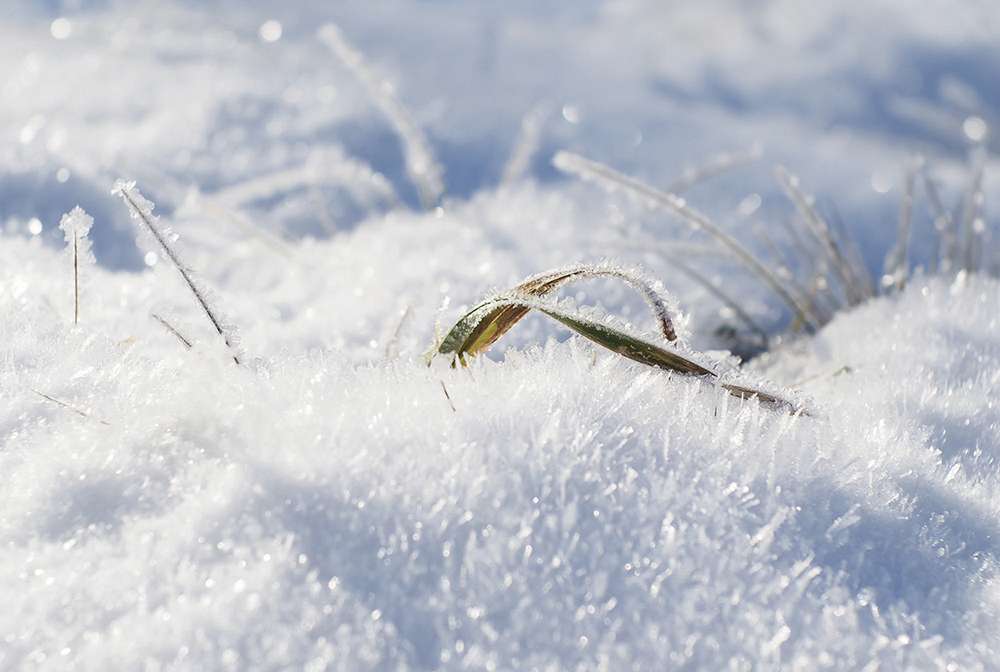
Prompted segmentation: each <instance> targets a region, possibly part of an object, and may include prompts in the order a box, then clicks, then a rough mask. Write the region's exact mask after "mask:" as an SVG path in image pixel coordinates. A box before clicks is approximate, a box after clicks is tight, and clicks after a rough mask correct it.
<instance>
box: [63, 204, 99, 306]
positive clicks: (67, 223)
mask: <svg viewBox="0 0 1000 672" xmlns="http://www.w3.org/2000/svg"><path fill="white" fill-rule="evenodd" d="M93 224H94V218H93V217H90V216H89V215H88V214H87V213H86V212H84V211H83V208H81V207H80V206H76V207H75V208H73V209H72V210H71V211H70V212H68V213H66V214H65V215H63V217H62V220H60V222H59V228H60V229H62V230H63V233H64V234H65V236H66V242H67V243H68V244H69V249H70V250H71V251H72V254H73V324H80V276H81V273H82V271H83V266H84V264H86V263H93V261H94V255H93V254H92V253H91V251H90V241H89V240H88V239H87V233H89V232H90V227H91V226H92V225H93Z"/></svg>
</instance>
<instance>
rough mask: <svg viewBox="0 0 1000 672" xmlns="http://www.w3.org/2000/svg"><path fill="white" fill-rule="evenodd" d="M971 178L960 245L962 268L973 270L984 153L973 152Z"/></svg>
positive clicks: (977, 235)
mask: <svg viewBox="0 0 1000 672" xmlns="http://www.w3.org/2000/svg"><path fill="white" fill-rule="evenodd" d="M972 166H973V168H972V179H971V180H970V181H969V191H968V192H967V193H966V195H965V208H964V209H963V211H962V228H961V230H962V231H963V232H964V237H965V241H964V244H963V246H962V269H963V270H965V271H969V272H972V271H975V270H976V268H975V266H976V264H975V252H976V240H977V239H979V238H980V235H979V234H980V232H979V231H977V230H976V229H977V221H978V216H979V204H980V202H981V201H982V198H983V194H982V191H981V185H982V181H983V170H984V169H985V167H986V153H985V152H982V151H978V152H975V155H974V158H973V164H972Z"/></svg>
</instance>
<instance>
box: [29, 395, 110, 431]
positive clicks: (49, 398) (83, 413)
mask: <svg viewBox="0 0 1000 672" xmlns="http://www.w3.org/2000/svg"><path fill="white" fill-rule="evenodd" d="M31 391H32V392H34V393H35V394H37V395H38V396H40V397H43V398H45V399H48V400H49V401H51V402H52V403H54V404H58V405H60V406H62V407H63V408H66V409H68V410H70V411H73V412H74V413H76V414H77V415H81V416H83V417H85V418H88V419H89V418H90V413H87V412H86V411H81V410H80V409H79V408H77V407H76V406H71V405H69V404H67V403H66V402H65V401H60V400H59V399H56V398H55V397H50V396H49V395H47V394H45V393H44V392H39V391H38V390H36V389H34V388H31ZM98 422H100V423H101V424H102V425H110V424H111V423H109V422H107V421H105V420H100V419H98Z"/></svg>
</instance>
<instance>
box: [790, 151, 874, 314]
mask: <svg viewBox="0 0 1000 672" xmlns="http://www.w3.org/2000/svg"><path fill="white" fill-rule="evenodd" d="M775 173H776V174H777V176H778V181H779V183H780V184H781V186H782V188H784V190H785V193H786V194H787V195H788V198H789V199H790V200H791V201H792V202H793V203H794V204H795V206H796V207H797V208H798V210H799V212H800V213H801V214H802V217H803V218H804V219H805V221H806V223H807V224H808V225H809V228H810V230H811V231H812V232H813V234H814V235H815V236H816V237H817V238H818V239H819V241H820V242H821V243H822V246H821V249H822V250H823V251H824V253H825V254H826V256H827V257H828V258H829V260H830V262H831V263H832V264H833V270H834V272H835V273H836V274H837V277H838V278H839V280H840V282H841V285H842V286H843V288H844V293H845V294H846V295H847V300H848V303H849V304H850V305H857V304H858V303H860V302H862V301H864V300H865V299H867V298H869V295H867V292H865V290H864V289H863V288H862V285H861V283H860V281H859V280H858V279H857V278H856V277H855V273H854V269H853V268H852V267H851V265H850V264H849V263H848V262H847V260H846V259H845V258H844V255H843V253H842V252H841V249H840V245H838V244H837V239H836V238H835V237H834V235H833V231H832V230H831V229H830V224H829V223H828V222H827V221H826V219H824V218H823V217H822V216H821V215H820V214H819V212H817V211H816V209H815V208H814V207H813V206H812V204H811V203H810V202H809V201H810V199H809V198H808V197H807V196H806V195H805V194H804V193H802V190H801V189H800V188H799V179H798V178H797V177H795V176H794V175H792V174H791V173H789V172H788V170H787V169H786V168H785V167H784V166H778V167H777V168H775Z"/></svg>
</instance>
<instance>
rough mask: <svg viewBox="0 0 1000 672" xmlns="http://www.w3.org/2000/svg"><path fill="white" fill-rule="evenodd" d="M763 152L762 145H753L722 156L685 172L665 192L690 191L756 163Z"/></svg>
mask: <svg viewBox="0 0 1000 672" xmlns="http://www.w3.org/2000/svg"><path fill="white" fill-rule="evenodd" d="M763 151H764V148H763V146H762V145H759V144H755V145H754V146H753V147H751V148H750V149H748V150H746V151H743V152H737V153H735V154H724V155H722V156H720V157H719V158H718V159H716V160H715V161H712V162H711V163H708V164H706V165H704V166H701V167H700V168H695V169H693V170H690V171H685V173H684V175H683V176H681V179H679V180H677V181H676V182H674V183H673V184H671V185H670V186H668V187H667V188H666V191H667V193H671V194H678V193H680V192H681V191H684V190H685V189H690V188H691V187H693V186H695V185H696V184H700V183H702V182H704V181H705V180H710V179H712V178H713V177H716V176H718V175H722V174H723V173H725V172H728V171H730V170H735V169H736V168H739V167H740V166H742V165H744V164H747V163H750V162H751V161H756V160H757V159H759V158H760V156H761V154H762V153H763Z"/></svg>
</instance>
